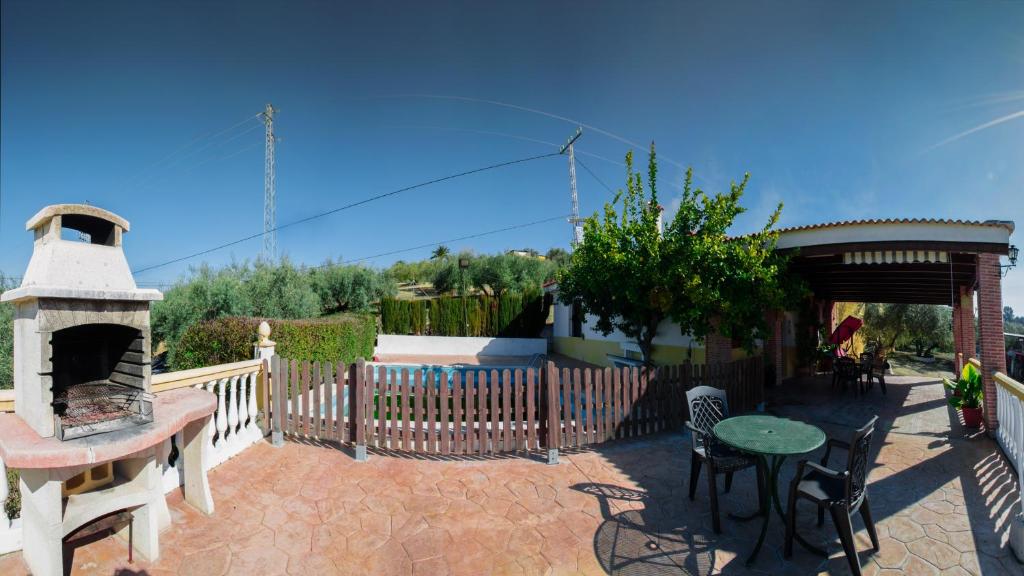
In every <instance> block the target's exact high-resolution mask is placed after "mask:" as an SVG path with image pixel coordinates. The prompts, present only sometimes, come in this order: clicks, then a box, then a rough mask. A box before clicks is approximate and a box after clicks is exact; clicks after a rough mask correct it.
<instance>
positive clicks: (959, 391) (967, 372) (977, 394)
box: [943, 364, 985, 428]
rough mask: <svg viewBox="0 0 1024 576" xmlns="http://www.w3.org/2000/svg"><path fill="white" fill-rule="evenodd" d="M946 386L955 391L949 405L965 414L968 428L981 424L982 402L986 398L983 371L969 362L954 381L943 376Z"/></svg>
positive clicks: (965, 422)
mask: <svg viewBox="0 0 1024 576" xmlns="http://www.w3.org/2000/svg"><path fill="white" fill-rule="evenodd" d="M943 381H944V384H945V386H946V388H949V389H950V390H952V391H953V395H952V396H950V398H949V405H950V406H952V407H953V408H956V409H957V410H960V411H961V412H963V414H964V425H965V426H967V427H968V428H978V427H980V426H981V403H982V401H983V400H984V398H985V395H984V393H983V391H982V386H981V372H979V371H978V369H977V368H975V367H974V364H967V365H965V366H964V369H963V371H962V372H961V373H960V379H959V380H957V381H956V382H952V381H951V380H948V379H946V378H943Z"/></svg>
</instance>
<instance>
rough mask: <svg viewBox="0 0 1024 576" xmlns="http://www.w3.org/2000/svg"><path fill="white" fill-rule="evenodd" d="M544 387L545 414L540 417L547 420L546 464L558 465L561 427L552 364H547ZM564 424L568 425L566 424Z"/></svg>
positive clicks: (556, 376) (556, 384) (556, 381)
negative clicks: (545, 394)
mask: <svg viewBox="0 0 1024 576" xmlns="http://www.w3.org/2000/svg"><path fill="white" fill-rule="evenodd" d="M544 387H545V388H546V390H547V396H546V400H547V413H546V414H544V415H543V416H541V417H542V418H544V419H545V420H547V433H548V464H558V448H559V446H560V444H561V442H560V439H561V436H562V425H561V422H560V421H559V417H558V408H559V400H558V398H559V385H558V369H557V368H555V363H554V362H548V366H547V370H546V371H545V377H544ZM566 424H567V425H568V423H566Z"/></svg>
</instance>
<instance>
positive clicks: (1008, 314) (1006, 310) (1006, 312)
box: [1003, 306, 1014, 322]
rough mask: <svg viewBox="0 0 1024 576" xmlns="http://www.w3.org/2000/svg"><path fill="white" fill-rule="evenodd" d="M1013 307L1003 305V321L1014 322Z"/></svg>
mask: <svg viewBox="0 0 1024 576" xmlns="http://www.w3.org/2000/svg"><path fill="white" fill-rule="evenodd" d="M1013 318H1014V317H1013V308H1011V307H1009V306H1003V322H1013Z"/></svg>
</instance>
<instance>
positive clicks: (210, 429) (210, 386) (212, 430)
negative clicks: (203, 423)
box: [205, 380, 217, 446]
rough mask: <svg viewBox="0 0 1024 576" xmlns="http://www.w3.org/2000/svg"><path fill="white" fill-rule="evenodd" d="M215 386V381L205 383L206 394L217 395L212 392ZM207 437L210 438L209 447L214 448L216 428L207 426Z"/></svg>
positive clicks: (214, 391)
mask: <svg viewBox="0 0 1024 576" xmlns="http://www.w3.org/2000/svg"><path fill="white" fill-rule="evenodd" d="M216 385H217V381H216V380H210V381H209V382H207V383H206V385H205V387H206V391H207V392H209V393H210V394H214V395H216V394H217V391H216V390H214V387H215V386H216ZM214 418H216V415H214ZM207 435H208V436H209V438H210V445H211V446H215V445H216V443H215V442H214V440H215V438H216V435H217V427H216V426H209V427H208V428H207Z"/></svg>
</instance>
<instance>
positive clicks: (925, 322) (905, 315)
mask: <svg viewBox="0 0 1024 576" xmlns="http://www.w3.org/2000/svg"><path fill="white" fill-rule="evenodd" d="M951 315H952V311H951V310H950V308H949V307H947V306H933V305H929V304H867V305H866V306H865V307H864V328H862V330H864V332H865V335H866V336H867V338H868V341H870V342H876V343H879V344H881V346H882V348H884V349H885V350H895V349H896V348H897V347H898V346H899V345H901V344H910V345H913V346H914V348H915V351H916V353H917V355H918V356H928V355H930V354H931V350H932V349H935V348H938V349H939V350H946V351H948V350H952V347H953V342H952V327H951V326H950V318H951Z"/></svg>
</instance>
